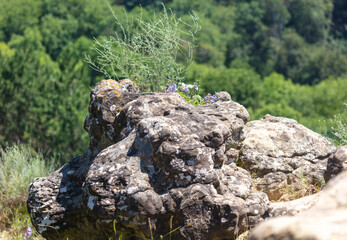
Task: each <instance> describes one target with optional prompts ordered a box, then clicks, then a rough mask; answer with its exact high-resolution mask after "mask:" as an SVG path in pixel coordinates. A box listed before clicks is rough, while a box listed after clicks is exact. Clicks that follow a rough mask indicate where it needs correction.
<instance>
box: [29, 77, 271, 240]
mask: <svg viewBox="0 0 347 240" xmlns="http://www.w3.org/2000/svg"><path fill="white" fill-rule="evenodd" d="M226 99H230V97H229V98H228V97H226ZM89 112H90V114H89V115H88V117H87V119H86V121H85V129H86V130H87V131H88V133H89V135H90V146H89V148H88V150H87V151H86V153H85V155H83V156H80V157H75V158H73V159H72V160H71V161H70V162H68V163H67V164H66V165H64V166H63V167H62V168H61V169H59V170H57V171H56V172H54V173H52V174H51V175H50V176H48V177H44V178H38V179H35V180H34V182H33V183H32V184H31V185H30V187H29V198H28V210H29V213H30V216H31V220H32V222H33V225H34V226H35V227H36V229H37V230H38V231H39V232H40V233H41V234H42V235H43V236H44V237H45V238H47V239H60V238H62V239H66V238H69V239H88V238H89V239H108V237H110V236H114V232H113V222H114V221H115V223H116V228H117V232H123V238H124V239H150V229H149V221H150V223H151V227H152V231H153V233H154V237H155V238H158V237H159V235H164V234H166V233H168V232H169V231H170V225H171V224H170V222H171V220H170V219H172V227H173V228H176V227H180V228H179V229H178V230H177V231H175V232H173V233H172V237H173V238H174V239H234V237H235V236H236V234H239V233H241V232H243V231H246V230H247V229H249V228H250V227H253V226H255V225H256V224H257V223H258V222H259V221H261V220H262V219H263V215H264V214H265V213H266V211H267V209H268V204H269V203H268V198H267V196H266V194H264V193H262V192H259V191H255V190H253V189H252V178H251V176H250V174H249V173H248V172H247V171H246V170H244V169H242V168H240V167H238V166H236V164H235V163H234V162H233V161H235V159H236V158H237V157H238V156H239V151H238V150H237V149H236V148H235V147H236V145H237V142H239V141H240V133H241V130H242V129H243V127H244V124H245V123H246V122H247V121H248V120H249V115H248V112H247V110H246V109H245V108H244V107H243V106H241V105H240V104H238V103H235V102H233V101H231V100H230V101H226V102H217V103H214V104H211V105H205V106H200V107H196V108H195V107H193V106H192V105H189V104H187V103H186V102H185V101H184V99H183V98H182V97H180V96H179V94H176V93H170V94H169V93H137V92H136V88H135V86H134V85H133V84H132V83H131V82H130V81H129V80H124V81H122V82H120V83H117V82H114V81H112V80H106V81H102V82H100V83H99V84H98V85H97V86H96V87H95V88H94V89H93V91H92V94H91V102H90V106H89ZM56 231H58V232H59V235H60V236H59V235H58V234H57V232H56Z"/></svg>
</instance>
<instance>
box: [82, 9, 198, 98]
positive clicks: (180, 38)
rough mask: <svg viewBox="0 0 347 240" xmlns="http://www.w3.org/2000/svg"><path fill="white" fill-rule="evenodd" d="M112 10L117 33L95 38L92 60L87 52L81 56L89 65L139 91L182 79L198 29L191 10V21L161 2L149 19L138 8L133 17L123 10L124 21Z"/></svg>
mask: <svg viewBox="0 0 347 240" xmlns="http://www.w3.org/2000/svg"><path fill="white" fill-rule="evenodd" d="M110 9H111V7H110ZM111 11H112V9H111ZM112 13H113V16H114V18H115V20H116V23H117V25H118V26H119V27H120V29H121V34H117V33H116V34H115V36H114V37H113V36H110V37H100V38H98V39H95V46H94V47H93V50H94V51H95V52H96V53H97V55H98V56H97V58H96V60H92V59H91V57H90V56H88V55H87V56H86V58H85V60H86V62H87V63H89V65H90V66H91V67H92V68H93V69H95V70H97V71H99V72H101V73H103V74H105V75H106V76H107V77H109V78H117V79H122V78H129V79H131V80H133V81H135V82H136V84H137V85H138V87H139V88H140V90H141V91H163V90H164V89H165V88H166V87H167V86H171V85H173V84H177V83H180V82H182V81H183V79H184V77H185V74H186V71H187V69H188V67H189V64H190V63H191V62H192V60H193V47H194V45H193V43H194V41H195V35H196V33H197V31H198V30H199V25H198V16H197V15H195V14H194V12H193V13H192V14H191V20H192V24H188V23H187V22H185V21H183V20H182V19H180V18H178V19H177V18H176V16H175V14H173V13H172V12H171V11H168V10H167V9H166V8H165V6H164V5H163V11H162V12H161V13H160V14H158V15H154V16H153V18H152V19H151V20H149V21H145V20H144V19H143V15H142V10H141V13H140V15H139V16H138V17H135V18H134V17H132V16H128V15H127V14H126V17H125V20H126V21H125V23H124V24H123V23H122V22H121V20H120V19H119V18H118V17H117V16H116V15H115V13H114V12H113V11H112ZM184 29H186V30H184ZM178 57H179V58H180V59H183V61H184V62H183V63H182V64H180V63H178V62H177V58H178Z"/></svg>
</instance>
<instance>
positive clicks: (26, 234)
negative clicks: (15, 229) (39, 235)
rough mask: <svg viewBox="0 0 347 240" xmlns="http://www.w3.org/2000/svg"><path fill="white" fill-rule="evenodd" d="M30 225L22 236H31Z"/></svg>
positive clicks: (27, 237)
mask: <svg viewBox="0 0 347 240" xmlns="http://www.w3.org/2000/svg"><path fill="white" fill-rule="evenodd" d="M31 230H32V229H31V227H28V228H27V231H26V232H25V234H24V237H25V238H26V239H29V238H30V236H31V234H32V233H31Z"/></svg>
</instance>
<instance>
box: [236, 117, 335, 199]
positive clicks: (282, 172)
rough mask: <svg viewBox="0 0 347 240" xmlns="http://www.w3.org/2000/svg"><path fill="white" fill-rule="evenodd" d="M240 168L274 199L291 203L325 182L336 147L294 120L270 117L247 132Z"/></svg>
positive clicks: (251, 124)
mask: <svg viewBox="0 0 347 240" xmlns="http://www.w3.org/2000/svg"><path fill="white" fill-rule="evenodd" d="M240 142H241V143H240V144H239V149H240V151H241V153H240V158H239V160H238V161H239V165H240V166H242V167H243V168H245V169H247V170H248V171H249V172H251V173H252V175H253V176H254V182H255V185H256V188H257V189H258V190H261V191H263V192H265V193H266V194H267V195H268V197H269V199H270V200H277V201H278V200H289V199H293V198H297V197H300V196H303V195H307V194H309V193H307V191H311V193H312V192H314V189H311V188H312V186H314V185H317V186H318V187H320V186H321V182H322V181H324V176H323V175H324V171H325V169H326V164H327V158H328V157H329V156H330V154H332V153H333V152H334V151H335V150H336V148H335V146H334V145H333V144H332V143H330V142H329V141H328V140H327V139H325V138H323V137H322V136H320V135H319V134H317V133H315V132H313V131H311V130H309V129H307V128H306V127H304V126H303V125H301V124H299V123H298V122H297V121H295V120H293V119H288V118H283V117H273V116H270V115H266V116H265V117H264V119H261V120H256V121H252V122H249V123H248V124H247V125H246V126H245V127H244V129H243V131H242V135H241V139H240Z"/></svg>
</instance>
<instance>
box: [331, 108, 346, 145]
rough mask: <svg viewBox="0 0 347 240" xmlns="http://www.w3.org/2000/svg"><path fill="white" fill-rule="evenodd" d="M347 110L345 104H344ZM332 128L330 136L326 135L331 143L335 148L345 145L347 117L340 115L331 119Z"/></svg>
mask: <svg viewBox="0 0 347 240" xmlns="http://www.w3.org/2000/svg"><path fill="white" fill-rule="evenodd" d="M344 105H345V106H346V110H347V104H344ZM331 121H332V125H333V126H332V127H331V132H332V133H331V134H330V135H328V137H330V139H331V140H332V142H333V143H334V144H335V145H336V146H344V145H347V117H342V116H341V115H334V118H333V119H331Z"/></svg>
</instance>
